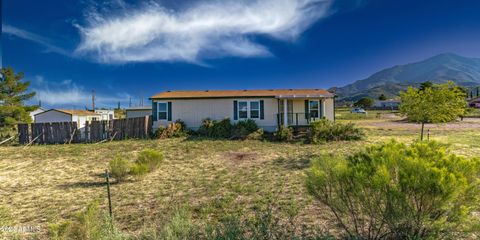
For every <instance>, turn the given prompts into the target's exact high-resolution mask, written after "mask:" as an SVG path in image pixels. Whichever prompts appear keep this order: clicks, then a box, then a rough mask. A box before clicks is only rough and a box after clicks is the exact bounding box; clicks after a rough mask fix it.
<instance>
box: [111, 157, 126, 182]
mask: <svg viewBox="0 0 480 240" xmlns="http://www.w3.org/2000/svg"><path fill="white" fill-rule="evenodd" d="M130 167H131V163H130V162H129V161H128V160H127V159H125V158H122V157H120V156H116V157H115V158H114V159H112V160H110V162H109V169H110V174H111V175H112V177H114V178H115V180H117V181H118V182H121V181H123V180H124V179H125V178H126V177H127V176H128V174H129V173H130Z"/></svg>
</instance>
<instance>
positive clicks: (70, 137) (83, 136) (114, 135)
mask: <svg viewBox="0 0 480 240" xmlns="http://www.w3.org/2000/svg"><path fill="white" fill-rule="evenodd" d="M151 131H152V118H151V117H149V116H146V117H138V118H126V119H114V120H110V121H108V120H104V121H92V122H86V124H85V127H83V128H80V129H79V128H77V123H76V122H54V123H32V124H19V125H18V134H19V142H20V144H32V143H36V144H64V143H80V142H102V141H107V140H122V139H129V138H138V139H145V138H149V137H150V133H151Z"/></svg>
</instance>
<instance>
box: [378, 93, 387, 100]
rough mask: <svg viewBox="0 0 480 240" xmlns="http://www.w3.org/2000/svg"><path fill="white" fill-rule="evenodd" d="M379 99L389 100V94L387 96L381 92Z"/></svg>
mask: <svg viewBox="0 0 480 240" xmlns="http://www.w3.org/2000/svg"><path fill="white" fill-rule="evenodd" d="M378 100H380V101H385V100H387V96H385V94H383V93H382V94H380V96H379V97H378Z"/></svg>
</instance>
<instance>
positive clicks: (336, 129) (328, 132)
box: [308, 119, 365, 143]
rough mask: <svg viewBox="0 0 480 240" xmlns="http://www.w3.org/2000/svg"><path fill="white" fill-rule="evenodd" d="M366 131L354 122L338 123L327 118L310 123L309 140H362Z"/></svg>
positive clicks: (313, 141)
mask: <svg viewBox="0 0 480 240" xmlns="http://www.w3.org/2000/svg"><path fill="white" fill-rule="evenodd" d="M364 137H365V133H364V132H363V131H362V130H361V129H359V128H357V127H355V125H354V124H353V123H347V124H343V123H338V122H332V121H329V120H327V119H322V120H320V121H315V122H312V123H311V124H310V131H309V134H308V140H309V141H310V142H312V143H319V142H328V141H344V140H361V139H363V138H364Z"/></svg>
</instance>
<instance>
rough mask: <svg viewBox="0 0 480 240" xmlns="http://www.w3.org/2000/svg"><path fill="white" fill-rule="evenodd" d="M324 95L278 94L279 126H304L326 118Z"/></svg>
mask: <svg viewBox="0 0 480 240" xmlns="http://www.w3.org/2000/svg"><path fill="white" fill-rule="evenodd" d="M326 99H327V98H325V97H324V96H318V95H316V96H310V95H306V96H297V95H291V96H278V97H277V100H278V113H277V124H278V126H279V127H280V126H287V127H304V126H308V125H309V124H310V123H311V122H314V121H317V120H320V119H322V118H324V117H325V116H326V115H325V109H326V106H325V105H326Z"/></svg>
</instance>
